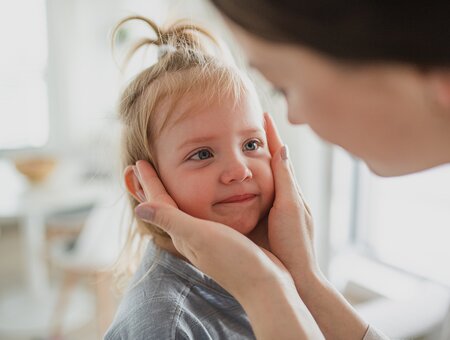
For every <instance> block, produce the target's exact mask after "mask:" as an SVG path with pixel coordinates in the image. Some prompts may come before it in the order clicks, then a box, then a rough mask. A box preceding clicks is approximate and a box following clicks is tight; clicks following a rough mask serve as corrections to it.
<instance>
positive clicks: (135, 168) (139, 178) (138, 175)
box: [133, 165, 141, 182]
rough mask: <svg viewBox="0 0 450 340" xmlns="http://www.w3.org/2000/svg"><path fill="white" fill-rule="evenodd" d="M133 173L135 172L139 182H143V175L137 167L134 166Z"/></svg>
mask: <svg viewBox="0 0 450 340" xmlns="http://www.w3.org/2000/svg"><path fill="white" fill-rule="evenodd" d="M133 172H134V175H135V176H136V177H137V179H138V180H139V182H141V174H140V173H139V170H138V168H137V166H135V165H133Z"/></svg>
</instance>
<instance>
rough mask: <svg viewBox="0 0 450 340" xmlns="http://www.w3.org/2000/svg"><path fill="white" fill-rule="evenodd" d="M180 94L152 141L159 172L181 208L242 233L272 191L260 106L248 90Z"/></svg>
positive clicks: (258, 216) (253, 223) (260, 214)
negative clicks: (231, 94) (233, 96)
mask: <svg viewBox="0 0 450 340" xmlns="http://www.w3.org/2000/svg"><path fill="white" fill-rule="evenodd" d="M194 97H195V98H190V99H183V100H181V101H180V102H179V103H178V104H177V106H176V107H175V110H174V111H173V112H174V113H173V115H172V117H171V118H170V119H169V122H168V124H167V126H166V127H165V128H164V129H163V131H162V132H161V134H160V136H159V137H158V138H157V140H156V142H155V153H156V161H157V164H158V170H159V174H160V178H161V180H162V182H163V183H164V186H165V187H166V189H167V191H168V193H169V194H170V196H171V197H172V198H173V199H174V200H175V202H176V203H177V204H178V207H179V208H180V209H181V210H183V211H185V212H186V213H188V214H190V215H192V216H194V217H198V218H202V219H207V220H212V221H216V222H220V223H223V224H226V225H228V226H230V227H232V228H233V229H236V230H237V231H239V232H241V233H242V234H248V233H249V232H251V231H252V230H253V228H254V227H255V226H256V225H257V223H258V221H259V220H260V219H261V218H262V217H264V216H265V215H266V214H267V213H268V211H269V209H270V207H271V206H272V202H273V197H274V188H273V178H272V171H271V167H270V159H271V155H270V152H269V149H268V146H267V140H266V134H265V130H264V122H263V116H262V112H260V111H259V110H258V109H256V107H255V105H253V102H252V101H251V100H250V99H249V98H248V96H246V95H243V96H242V97H241V100H240V102H239V103H238V104H237V105H236V106H233V101H232V100H227V99H226V98H221V101H220V103H219V101H214V103H213V104H212V105H210V106H208V107H205V106H204V105H201V104H202V103H201V96H199V95H196V96H194Z"/></svg>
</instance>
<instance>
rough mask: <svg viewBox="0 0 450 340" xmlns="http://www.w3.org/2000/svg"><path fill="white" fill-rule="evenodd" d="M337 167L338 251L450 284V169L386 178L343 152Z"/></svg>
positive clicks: (334, 221) (335, 219) (335, 230)
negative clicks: (349, 251)
mask: <svg viewBox="0 0 450 340" xmlns="http://www.w3.org/2000/svg"><path fill="white" fill-rule="evenodd" d="M334 168H335V169H334V175H335V176H334V179H335V180H334V185H333V187H334V188H333V203H332V207H333V211H332V216H333V217H332V227H331V228H332V229H331V230H332V235H331V240H332V244H333V247H334V250H335V251H336V252H339V251H341V250H342V249H346V246H347V245H348V244H350V245H351V247H352V248H353V249H357V251H358V252H360V253H363V254H364V255H366V256H368V257H369V258H372V259H374V260H376V261H380V262H382V263H385V264H387V265H389V266H392V267H395V268H398V269H400V270H403V271H407V272H410V273H413V274H416V275H419V276H421V277H425V278H428V279H432V280H434V281H437V282H440V283H443V284H446V285H450V272H449V271H448V270H447V268H448V259H450V247H449V242H450V166H449V165H444V166H440V167H437V168H434V169H430V170H427V171H424V172H421V173H417V174H412V175H407V176H401V177H393V178H382V177H378V176H376V175H373V174H372V173H371V172H370V171H369V170H368V168H367V167H366V166H365V164H363V163H362V162H361V161H358V160H354V159H351V158H350V157H349V156H348V155H347V154H346V153H345V152H344V151H342V150H338V151H337V152H336V153H335V164H334Z"/></svg>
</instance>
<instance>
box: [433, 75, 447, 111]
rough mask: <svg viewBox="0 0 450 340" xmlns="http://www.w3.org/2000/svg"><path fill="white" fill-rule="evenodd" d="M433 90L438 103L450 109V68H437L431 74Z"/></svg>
mask: <svg viewBox="0 0 450 340" xmlns="http://www.w3.org/2000/svg"><path fill="white" fill-rule="evenodd" d="M431 81H432V86H433V92H434V95H435V98H436V100H437V102H438V104H439V105H440V106H441V107H443V108H446V109H450V70H442V69H441V70H437V71H435V72H433V74H432V76H431Z"/></svg>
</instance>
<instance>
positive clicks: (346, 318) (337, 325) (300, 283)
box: [293, 269, 368, 340]
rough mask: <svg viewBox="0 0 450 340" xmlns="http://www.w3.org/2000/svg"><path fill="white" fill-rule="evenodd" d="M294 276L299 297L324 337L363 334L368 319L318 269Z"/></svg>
mask: <svg viewBox="0 0 450 340" xmlns="http://www.w3.org/2000/svg"><path fill="white" fill-rule="evenodd" d="M293 277H294V282H295V287H296V289H297V292H298V294H299V296H300V298H301V299H302V301H303V302H304V303H305V305H306V307H307V308H308V310H309V311H310V312H311V314H312V316H313V317H314V319H315V320H316V322H317V324H318V325H319V327H320V330H321V331H322V333H323V334H324V336H325V338H341V339H349V340H351V339H355V340H356V339H358V340H359V339H362V338H363V336H364V334H365V332H366V330H367V327H368V325H367V323H366V322H365V321H364V320H363V319H362V318H361V317H360V316H359V315H358V313H357V312H356V311H355V310H354V309H353V307H352V306H351V305H350V304H349V303H348V302H347V301H346V300H345V298H344V297H343V296H342V294H341V293H340V292H339V291H338V290H337V289H336V288H335V287H334V286H333V285H332V284H331V283H330V282H329V281H328V280H327V279H326V277H325V276H324V275H323V273H322V272H321V271H320V270H319V269H318V270H311V271H308V272H305V273H304V275H295V276H294V275H293Z"/></svg>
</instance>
